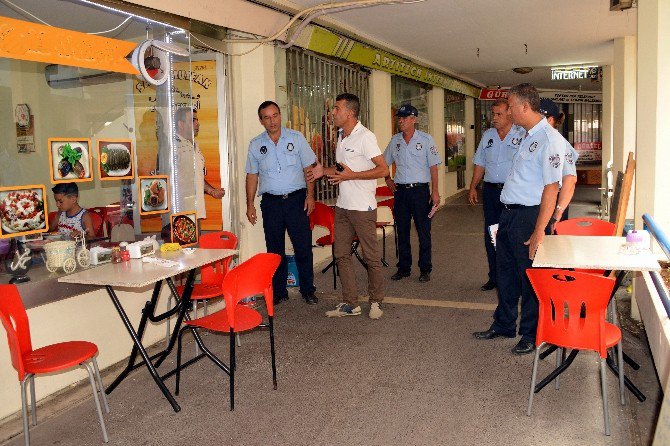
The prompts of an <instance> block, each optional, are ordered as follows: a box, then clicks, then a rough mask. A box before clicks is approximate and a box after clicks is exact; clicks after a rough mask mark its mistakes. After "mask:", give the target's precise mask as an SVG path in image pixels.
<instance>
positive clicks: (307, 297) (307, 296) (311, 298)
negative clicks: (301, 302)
mask: <svg viewBox="0 0 670 446" xmlns="http://www.w3.org/2000/svg"><path fill="white" fill-rule="evenodd" d="M302 298H303V299H305V302H306V303H308V304H309V305H316V304H317V303H318V302H319V298H318V297H316V296H315V295H314V293H309V294H305V295H304V296H302Z"/></svg>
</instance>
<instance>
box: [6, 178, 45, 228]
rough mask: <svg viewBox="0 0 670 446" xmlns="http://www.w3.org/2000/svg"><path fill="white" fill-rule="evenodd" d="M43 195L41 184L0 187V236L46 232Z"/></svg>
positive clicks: (43, 188)
mask: <svg viewBox="0 0 670 446" xmlns="http://www.w3.org/2000/svg"><path fill="white" fill-rule="evenodd" d="M45 197H46V188H45V187H44V185H42V184H37V185H30V186H9V187H0V238H8V237H16V236H20V235H29V234H37V233H41V232H46V231H47V230H48V229H49V222H48V219H47V215H48V213H47V203H46V200H45Z"/></svg>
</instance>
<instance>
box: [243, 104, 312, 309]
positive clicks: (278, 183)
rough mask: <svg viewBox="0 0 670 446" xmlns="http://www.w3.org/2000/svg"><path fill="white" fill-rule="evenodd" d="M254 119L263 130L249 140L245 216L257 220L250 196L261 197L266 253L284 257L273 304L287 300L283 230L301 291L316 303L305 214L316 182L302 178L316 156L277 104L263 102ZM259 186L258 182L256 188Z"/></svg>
mask: <svg viewBox="0 0 670 446" xmlns="http://www.w3.org/2000/svg"><path fill="white" fill-rule="evenodd" d="M258 118H259V120H260V122H261V124H262V125H263V127H265V130H266V131H265V132H263V133H261V134H260V135H258V136H257V137H255V138H254V139H252V140H251V142H250V143H249V154H248V156H247V165H246V172H247V180H246V192H247V219H248V220H249V222H250V223H251V224H252V225H255V224H256V221H257V216H256V207H255V205H254V199H255V196H256V190H257V189H258V195H259V196H261V197H262V199H261V212H262V214H263V230H264V231H265V245H266V247H267V250H268V252H272V253H275V254H279V255H280V256H282V261H281V263H280V265H279V268H278V269H277V272H276V273H275V275H274V277H273V278H272V287H273V291H274V303H275V304H278V303H280V302H281V301H283V300H287V299H288V290H287V289H286V278H287V276H288V269H287V264H286V255H285V248H286V247H285V233H286V232H288V235H289V237H290V239H291V243H292V244H293V249H294V251H295V263H296V265H297V267H298V274H299V278H300V293H301V294H302V297H303V299H305V302H307V303H308V304H312V305H315V304H316V303H317V301H318V300H317V297H316V296H315V295H314V292H315V291H316V288H315V287H314V268H313V264H312V263H313V257H312V232H311V230H310V225H309V214H311V213H312V211H313V210H314V206H315V204H314V203H315V202H314V183H313V182H306V181H305V172H306V171H307V169H308V168H309V167H310V166H312V165H314V163H315V161H316V156H315V155H314V152H313V151H312V149H311V148H310V147H309V144H307V141H306V140H305V137H304V136H302V134H301V133H300V132H296V131H295V130H291V129H287V128H284V127H282V125H281V112H280V110H279V106H278V105H277V104H276V103H274V102H272V101H265V102H263V103H262V104H261V105H260V106H259V107H258ZM259 185H260V187H259Z"/></svg>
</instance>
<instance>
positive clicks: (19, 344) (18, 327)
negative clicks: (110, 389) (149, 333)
mask: <svg viewBox="0 0 670 446" xmlns="http://www.w3.org/2000/svg"><path fill="white" fill-rule="evenodd" d="M0 296H2V297H1V298H0V320H1V321H2V325H3V326H4V327H5V330H6V331H7V341H8V343H9V353H10V356H11V359H12V366H14V368H15V369H16V371H17V372H18V375H19V376H18V377H19V382H20V383H21V407H22V412H23V434H24V437H25V444H26V446H29V445H30V433H29V427H28V397H27V393H26V390H27V389H26V387H27V386H28V385H30V398H31V411H32V421H33V426H36V425H37V412H36V408H37V407H36V406H37V405H36V399H35V375H39V374H51V373H54V372H60V371H64V370H68V369H71V368H73V367H75V366H77V365H82V366H84V367H85V368H86V371H87V372H88V377H89V380H90V381H91V387H93V400H94V401H95V407H96V409H97V411H98V419H99V421H100V429H101V430H102V438H103V441H104V442H105V443H107V442H108V441H109V438H108V437H107V429H106V428H105V420H104V419H103V417H102V410H101V408H100V400H99V399H98V391H99V392H100V395H101V396H102V401H103V403H104V406H105V412H107V413H109V405H108V403H107V397H106V396H105V391H104V388H103V387H102V380H101V379H100V371H99V369H98V363H97V362H96V360H95V355H97V353H98V347H97V346H96V345H95V344H93V343H91V342H86V341H71V342H61V343H58V344H52V345H47V346H45V347H41V348H38V349H37V350H33V346H32V341H31V339H30V324H29V323H28V315H27V314H26V309H25V307H24V306H23V302H22V301H21V296H20V295H19V290H18V289H17V288H16V286H15V285H0ZM88 361H90V362H91V363H93V367H91V364H89V363H88ZM96 380H97V385H98V386H100V389H98V388H97V387H96Z"/></svg>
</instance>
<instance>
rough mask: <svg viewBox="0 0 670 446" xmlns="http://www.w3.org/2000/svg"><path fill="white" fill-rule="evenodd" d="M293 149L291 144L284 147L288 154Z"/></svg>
mask: <svg viewBox="0 0 670 446" xmlns="http://www.w3.org/2000/svg"><path fill="white" fill-rule="evenodd" d="M293 149H294V147H293V143H292V142H290V143H288V145H287V146H286V150H288V151H289V152H293Z"/></svg>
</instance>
